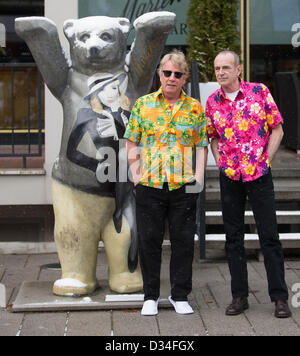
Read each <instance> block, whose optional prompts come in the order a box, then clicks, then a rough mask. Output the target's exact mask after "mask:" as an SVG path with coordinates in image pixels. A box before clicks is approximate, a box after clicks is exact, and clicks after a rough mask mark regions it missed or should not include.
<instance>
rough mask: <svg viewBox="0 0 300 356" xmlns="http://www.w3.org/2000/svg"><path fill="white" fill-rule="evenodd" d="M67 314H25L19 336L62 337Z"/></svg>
mask: <svg viewBox="0 0 300 356" xmlns="http://www.w3.org/2000/svg"><path fill="white" fill-rule="evenodd" d="M66 320H67V313H47V312H46V313H26V314H25V317H24V320H23V322H22V325H21V328H20V331H19V336H64V332H65V325H66Z"/></svg>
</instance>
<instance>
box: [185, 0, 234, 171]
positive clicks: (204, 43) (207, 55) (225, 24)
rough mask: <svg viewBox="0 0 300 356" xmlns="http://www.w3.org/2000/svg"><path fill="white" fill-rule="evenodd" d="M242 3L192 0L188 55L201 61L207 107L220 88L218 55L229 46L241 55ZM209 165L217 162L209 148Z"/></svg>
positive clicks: (198, 62)
mask: <svg viewBox="0 0 300 356" xmlns="http://www.w3.org/2000/svg"><path fill="white" fill-rule="evenodd" d="M239 3H240V0H226V1H220V0H190V5H189V8H188V12H187V25H188V28H189V35H188V38H187V44H188V46H187V58H188V61H189V62H193V61H194V62H197V64H198V74H199V81H200V83H199V86H200V101H201V104H202V105H203V107H204V109H205V104H206V100H207V98H208V97H209V95H210V94H211V93H213V92H214V91H215V90H216V89H218V88H219V84H218V83H217V82H216V77H215V73H214V59H215V57H216V55H217V54H218V53H219V52H220V51H222V50H226V49H228V50H232V51H235V52H236V53H237V54H240V34H239V31H238V9H239ZM207 164H208V165H215V161H214V159H213V156H212V153H211V151H210V150H209V154H208V162H207Z"/></svg>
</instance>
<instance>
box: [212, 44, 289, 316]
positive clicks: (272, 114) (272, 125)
mask: <svg viewBox="0 0 300 356" xmlns="http://www.w3.org/2000/svg"><path fill="white" fill-rule="evenodd" d="M214 67H215V73H216V78H217V80H218V83H219V84H220V86H221V88H220V89H218V90H217V91H215V92H214V93H213V94H212V95H211V96H210V97H209V98H208V100H207V103H206V116H207V132H208V137H209V138H211V139H212V141H211V147H212V152H213V154H214V157H215V160H216V162H217V164H218V167H219V170H220V188H221V201H222V213H223V221H224V229H225V233H226V245H225V246H226V253H227V258H228V264H229V269H230V273H231V292H232V296H233V300H232V303H231V304H230V305H229V306H228V308H227V309H226V315H238V314H240V313H242V312H243V311H244V310H245V309H247V308H248V300H247V297H248V276H247V264H246V256H245V249H244V215H245V205H246V197H247V196H248V198H249V200H250V203H251V205H252V209H253V213H254V217H255V222H256V226H257V231H258V236H259V240H260V244H261V248H262V252H263V255H264V261H265V266H266V272H267V278H268V285H269V295H270V299H271V301H272V302H275V316H276V317H278V318H286V317H289V316H290V315H291V312H290V310H289V307H288V304H287V300H288V290H287V286H286V283H285V280H284V260H283V251H282V246H281V243H280V240H279V236H278V231H277V222H276V211H275V201H274V188H273V182H272V175H271V171H270V166H271V160H272V158H273V157H274V155H275V153H276V151H277V149H278V147H279V145H280V142H281V139H282V135H283V130H282V125H281V124H282V122H283V120H282V117H281V115H280V113H279V110H278V108H277V106H276V104H275V102H274V100H273V98H272V95H271V94H270V92H269V90H268V88H267V87H266V86H265V85H264V84H259V83H247V82H244V81H243V80H241V79H240V78H239V77H240V73H241V66H240V61H239V57H238V55H237V54H236V53H234V52H231V51H223V52H221V53H219V54H218V55H217V57H216V58H215V61H214Z"/></svg>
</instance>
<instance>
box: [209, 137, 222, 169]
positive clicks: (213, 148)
mask: <svg viewBox="0 0 300 356" xmlns="http://www.w3.org/2000/svg"><path fill="white" fill-rule="evenodd" d="M218 143H219V138H213V139H212V140H211V143H210V147H211V151H212V154H213V156H214V158H215V161H216V164H217V165H218V162H219V158H220V154H219V152H218Z"/></svg>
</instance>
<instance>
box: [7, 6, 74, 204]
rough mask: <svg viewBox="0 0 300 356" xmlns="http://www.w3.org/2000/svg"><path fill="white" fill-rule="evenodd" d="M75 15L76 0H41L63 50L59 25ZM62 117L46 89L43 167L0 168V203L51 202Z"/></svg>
mask: <svg viewBox="0 0 300 356" xmlns="http://www.w3.org/2000/svg"><path fill="white" fill-rule="evenodd" d="M77 14H78V6H77V0H64V1H63V2H62V1H60V0H45V16H46V17H48V18H50V19H52V20H53V21H54V22H55V23H56V24H57V28H58V30H59V36H60V39H61V43H62V45H63V47H64V48H65V49H66V50H68V42H67V40H66V38H65V36H64V34H63V31H62V25H63V22H64V21H65V20H66V19H69V18H77V17H78V15H77ZM62 116H63V114H62V108H61V105H60V103H59V102H58V101H57V100H56V99H55V98H54V97H53V95H52V94H51V93H50V92H49V90H48V89H47V88H46V90H45V132H46V133H45V164H44V169H26V170H21V169H13V170H11V169H1V170H0V205H22V204H24V205H43V204H52V197H51V170H52V165H53V162H54V160H55V158H56V156H57V155H58V151H59V147H60V140H61V135H60V133H61V128H62Z"/></svg>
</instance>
